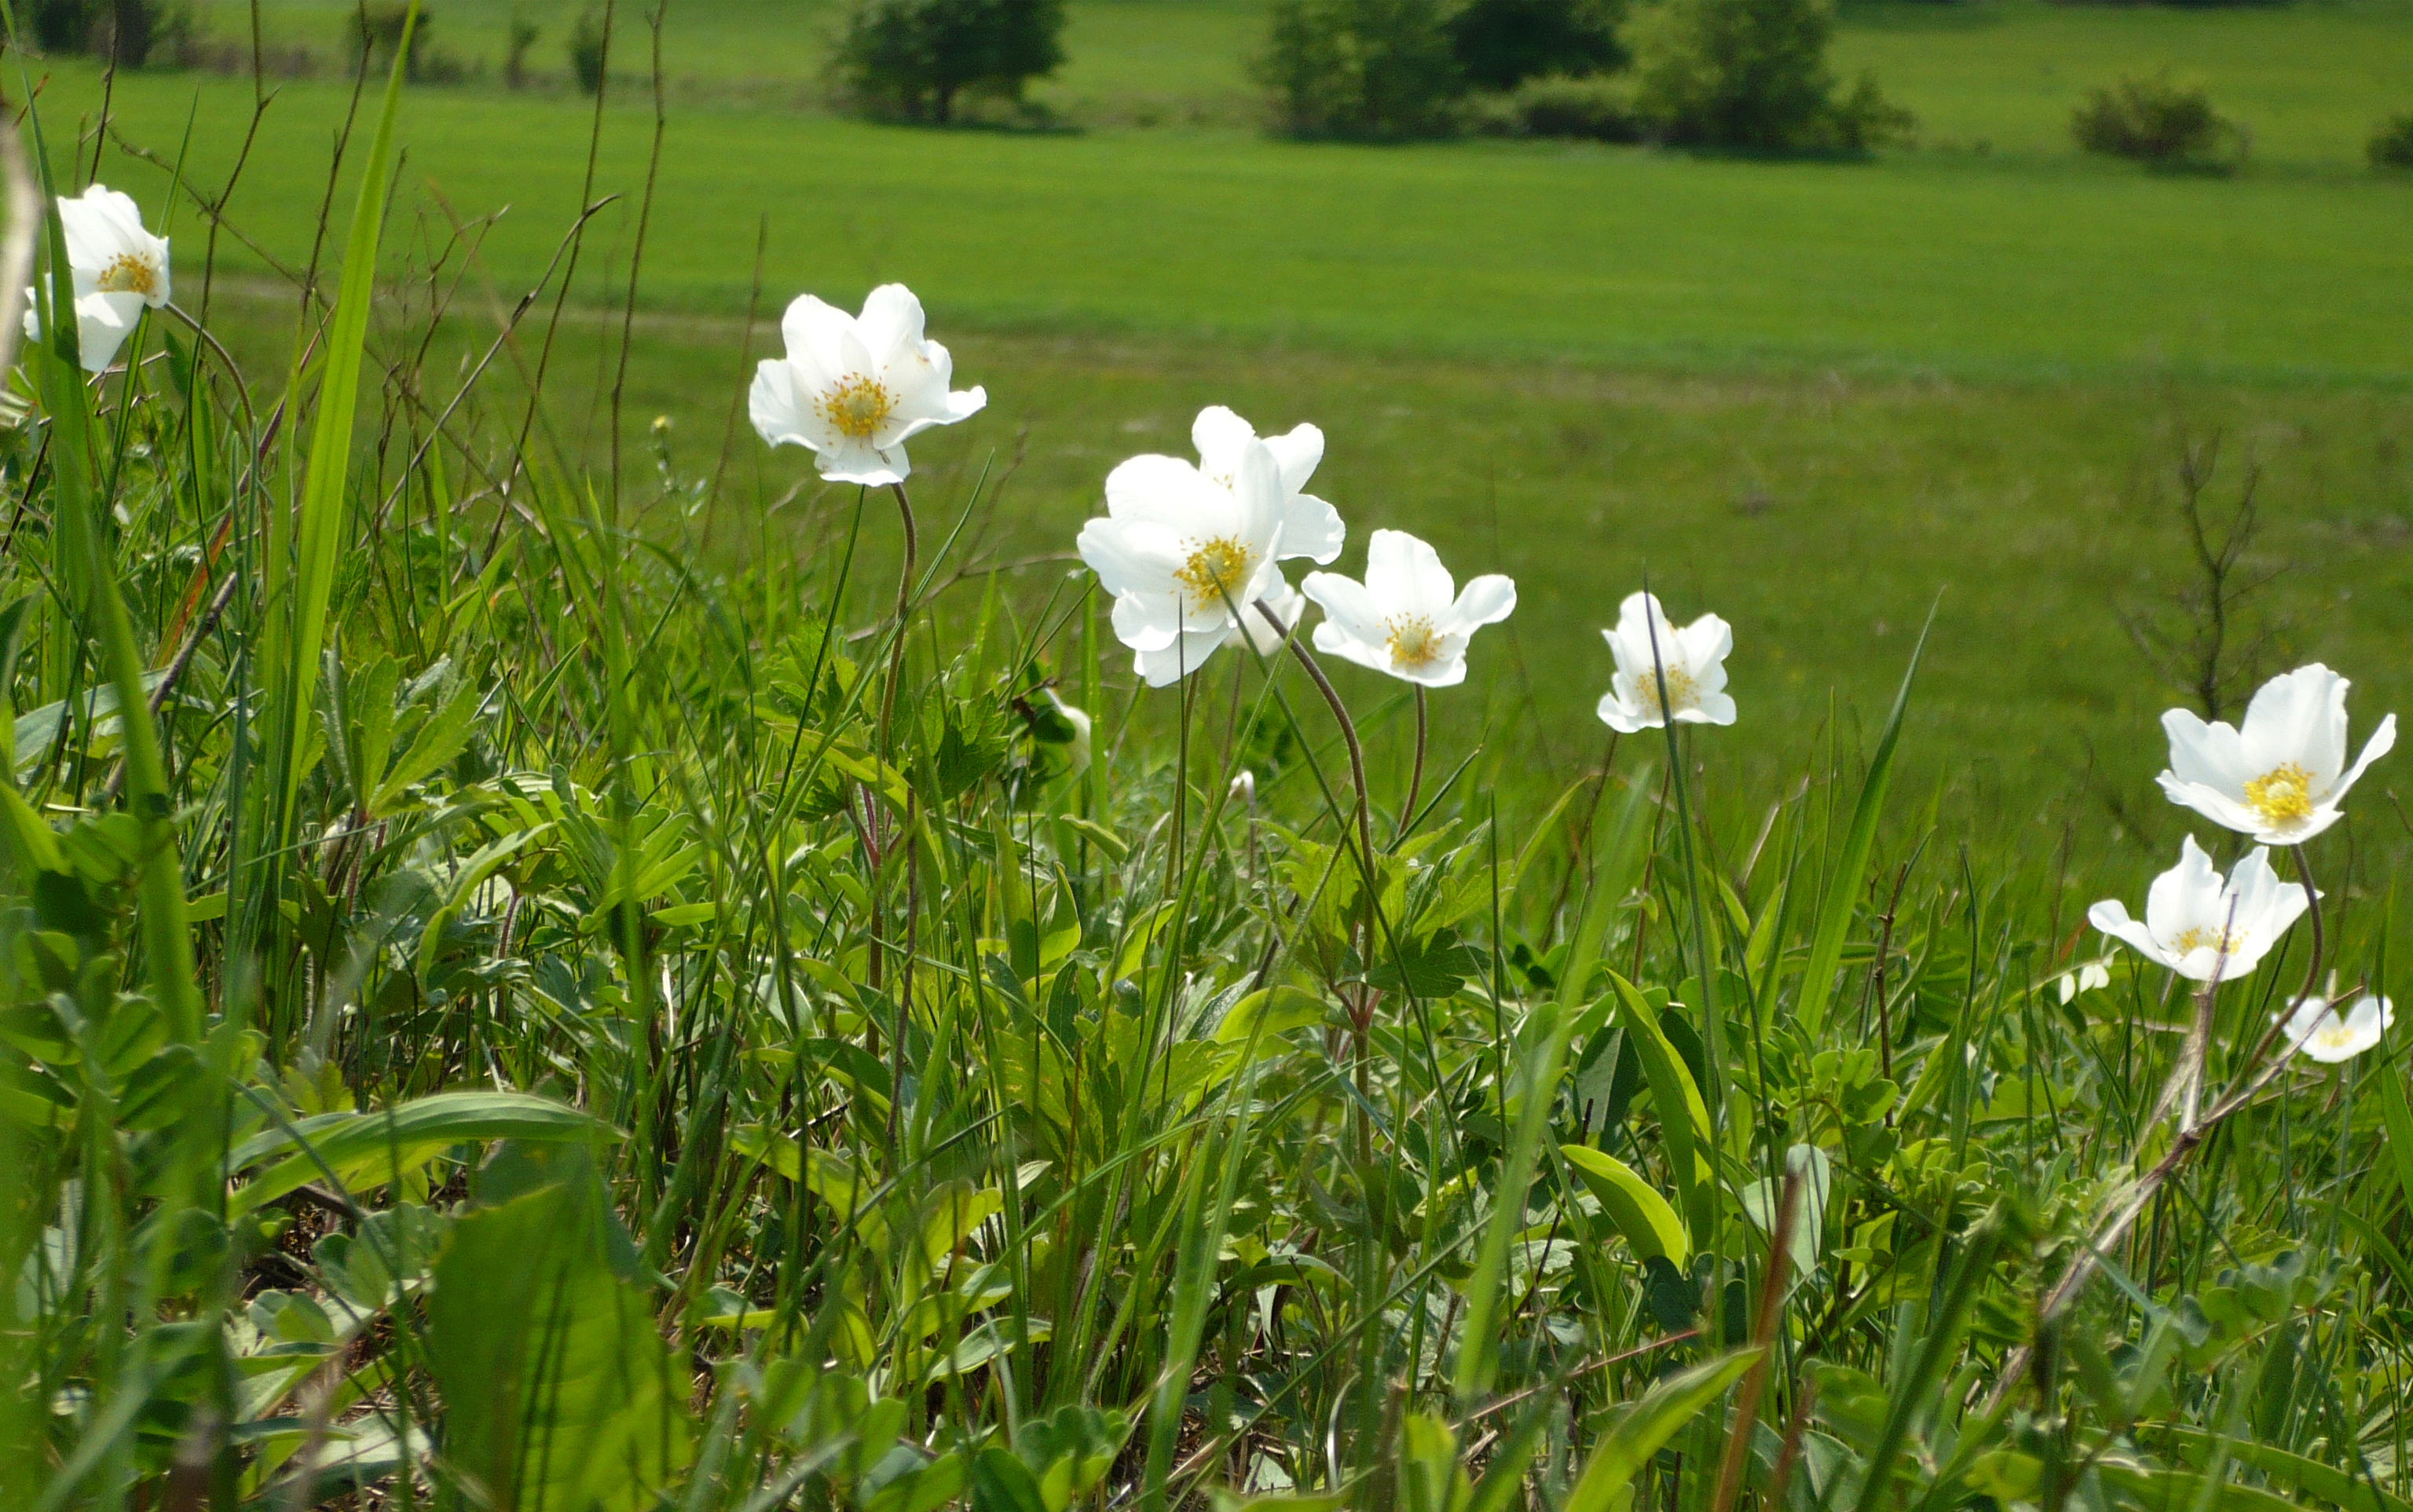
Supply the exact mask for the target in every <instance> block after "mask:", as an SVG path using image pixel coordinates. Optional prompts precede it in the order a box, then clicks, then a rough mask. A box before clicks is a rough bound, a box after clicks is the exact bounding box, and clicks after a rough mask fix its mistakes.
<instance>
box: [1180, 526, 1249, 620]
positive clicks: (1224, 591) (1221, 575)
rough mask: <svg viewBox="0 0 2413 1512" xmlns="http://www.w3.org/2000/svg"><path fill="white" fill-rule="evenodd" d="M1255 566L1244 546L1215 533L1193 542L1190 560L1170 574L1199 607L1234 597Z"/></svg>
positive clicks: (1247, 580)
mask: <svg viewBox="0 0 2413 1512" xmlns="http://www.w3.org/2000/svg"><path fill="white" fill-rule="evenodd" d="M1256 565H1257V564H1256V559H1255V558H1254V557H1252V556H1251V555H1250V554H1249V548H1248V547H1246V546H1243V545H1241V544H1240V543H1239V542H1238V541H1235V540H1233V539H1232V538H1231V537H1230V536H1218V537H1216V538H1215V539H1214V540H1212V541H1200V542H1197V543H1195V544H1193V545H1192V547H1191V548H1190V559H1189V560H1188V561H1186V562H1184V563H1182V564H1181V566H1180V567H1179V568H1178V569H1177V570H1176V571H1175V572H1174V574H1173V577H1174V581H1175V582H1177V583H1179V584H1180V585H1181V586H1182V587H1183V588H1184V589H1186V590H1187V591H1188V593H1189V595H1190V601H1191V602H1192V604H1194V605H1196V606H1197V607H1199V608H1202V609H1203V608H1206V607H1207V606H1208V605H1211V604H1221V603H1223V602H1224V601H1225V600H1238V598H1239V596H1240V594H1241V592H1242V591H1243V590H1244V589H1246V588H1247V587H1248V586H1249V575H1250V574H1251V572H1253V571H1255V570H1256ZM1241 607H1246V606H1245V605H1242V606H1241Z"/></svg>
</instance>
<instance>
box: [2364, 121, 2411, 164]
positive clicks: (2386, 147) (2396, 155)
mask: <svg viewBox="0 0 2413 1512" xmlns="http://www.w3.org/2000/svg"><path fill="white" fill-rule="evenodd" d="M2364 151H2365V152H2366V153H2367V154H2368V155H2369V156H2370V158H2371V166H2372V167H2374V168H2413V111H2398V112H2397V113H2396V114H2394V115H2391V116H2389V117H2388V118H2386V119H2385V120H2383V121H2381V122H2380V123H2379V124H2378V125H2377V126H2374V127H2372V128H2371V141H2370V142H2369V143H2367V144H2366V146H2365V148H2364Z"/></svg>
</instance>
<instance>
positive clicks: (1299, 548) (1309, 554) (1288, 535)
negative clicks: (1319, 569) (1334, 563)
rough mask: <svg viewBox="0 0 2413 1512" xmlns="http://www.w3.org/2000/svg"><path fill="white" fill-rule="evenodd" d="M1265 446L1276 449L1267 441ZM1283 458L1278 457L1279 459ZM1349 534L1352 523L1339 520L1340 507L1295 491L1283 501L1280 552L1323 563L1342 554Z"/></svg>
mask: <svg viewBox="0 0 2413 1512" xmlns="http://www.w3.org/2000/svg"><path fill="white" fill-rule="evenodd" d="M1272 450H1273V445H1272V443H1271V442H1267V443H1266V451H1268V452H1270V451H1272ZM1280 460H1281V459H1280V458H1276V461H1277V463H1279V461H1280ZM1348 538H1349V527H1348V526H1344V525H1342V524H1341V523H1340V511H1339V510H1336V509H1334V508H1333V507H1332V506H1331V505H1329V504H1326V503H1325V502H1324V500H1322V499H1320V498H1318V497H1315V496H1314V495H1313V494H1296V493H1295V494H1292V495H1291V496H1290V497H1288V498H1286V499H1284V500H1283V501H1282V536H1281V554H1282V555H1283V556H1286V557H1288V556H1304V557H1306V558H1308V559H1309V560H1310V561H1312V562H1316V563H1324V562H1328V561H1330V560H1332V559H1333V558H1334V557H1336V556H1340V547H1341V544H1342V542H1344V541H1347V540H1348Z"/></svg>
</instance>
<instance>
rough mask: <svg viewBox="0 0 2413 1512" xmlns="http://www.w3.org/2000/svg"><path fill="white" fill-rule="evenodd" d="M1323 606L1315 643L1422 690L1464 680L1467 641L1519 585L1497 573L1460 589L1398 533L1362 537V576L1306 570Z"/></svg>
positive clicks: (1498, 616) (1503, 614) (1503, 608)
mask: <svg viewBox="0 0 2413 1512" xmlns="http://www.w3.org/2000/svg"><path fill="white" fill-rule="evenodd" d="M1300 586H1301V587H1303V588H1304V589H1305V590H1306V593H1307V596H1308V597H1309V598H1310V599H1312V600H1315V603H1316V606H1317V607H1318V608H1320V609H1322V610H1323V611H1324V615H1325V618H1324V622H1323V623H1322V624H1320V625H1318V626H1316V627H1315V648H1316V649H1317V650H1319V651H1323V652H1325V653H1328V654H1329V655H1332V656H1337V657H1345V658H1347V659H1348V660H1351V661H1355V662H1356V663H1357V664H1358V665H1359V666H1361V667H1371V668H1373V669H1374V670H1375V671H1376V672H1387V673H1389V674H1391V675H1392V676H1394V677H1398V678H1400V679H1402V680H1403V681H1407V682H1412V683H1419V684H1422V685H1423V686H1424V687H1427V688H1448V687H1451V686H1453V685H1455V684H1458V683H1461V682H1464V681H1465V680H1466V646H1467V643H1468V642H1469V641H1471V640H1473V638H1474V632H1475V631H1476V630H1478V629H1480V628H1482V627H1483V626H1485V625H1492V624H1497V623H1498V622H1500V621H1501V620H1503V619H1505V618H1507V617H1508V615H1510V614H1511V613H1512V612H1513V611H1515V609H1516V607H1517V585H1516V584H1514V583H1512V582H1510V581H1509V580H1508V579H1507V578H1505V577H1503V576H1501V575H1500V574H1499V573H1497V572H1491V573H1487V574H1485V575H1484V576H1482V577H1478V578H1476V579H1474V580H1473V582H1471V583H1469V584H1467V586H1466V587H1465V590H1464V591H1463V592H1461V591H1459V590H1458V585H1457V584H1456V583H1455V582H1454V581H1452V580H1451V578H1450V575H1449V570H1448V569H1447V568H1445V567H1443V566H1442V565H1441V556H1440V555H1439V554H1438V553H1436V552H1435V551H1434V550H1433V549H1432V547H1430V546H1429V545H1427V544H1426V543H1425V542H1423V541H1419V540H1417V539H1416V538H1415V537H1414V536H1412V535H1409V534H1408V533H1407V532H1406V531H1404V530H1377V531H1375V532H1374V534H1373V535H1372V536H1371V537H1370V538H1369V539H1368V541H1367V542H1366V581H1365V582H1363V583H1359V582H1357V581H1356V580H1355V579H1354V578H1347V577H1343V576H1341V575H1340V573H1338V572H1310V573H1308V574H1307V581H1306V582H1305V583H1303V584H1301V585H1300Z"/></svg>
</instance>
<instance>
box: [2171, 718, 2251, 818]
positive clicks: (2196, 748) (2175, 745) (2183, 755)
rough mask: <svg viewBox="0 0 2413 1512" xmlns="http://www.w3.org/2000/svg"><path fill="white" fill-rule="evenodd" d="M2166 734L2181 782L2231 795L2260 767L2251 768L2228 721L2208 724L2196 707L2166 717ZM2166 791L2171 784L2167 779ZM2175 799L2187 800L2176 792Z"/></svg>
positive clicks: (2173, 766) (2173, 773) (2174, 771)
mask: <svg viewBox="0 0 2413 1512" xmlns="http://www.w3.org/2000/svg"><path fill="white" fill-rule="evenodd" d="M2162 730H2163V733H2164V734H2168V735H2169V740H2170V769H2169V774H2168V775H2169V776H2170V777H2175V778H2177V779H2178V780H2179V781H2181V782H2185V783H2194V784H2196V785H2198V786H2201V787H2207V788H2211V789H2213V791H2215V792H2220V793H2230V794H2235V793H2243V792H2244V791H2245V782H2246V779H2247V778H2252V777H2255V776H2257V775H2258V772H2259V771H2260V770H2261V769H2260V768H2253V767H2249V766H2248V765H2247V763H2246V759H2245V749H2244V747H2243V745H2242V744H2240V742H2239V740H2238V735H2237V732H2236V730H2235V729H2233V728H2231V727H2230V726H2228V725H2226V724H2206V723H2204V722H2203V720H2202V719H2198V717H2197V716H2196V714H2195V713H2194V711H2193V710H2190V709H2172V710H2170V711H2169V713H2167V714H2165V715H2163V716H2162ZM2162 786H2163V787H2164V789H2165V790H2168V789H2169V782H2168V781H2165V782H2164V783H2163V784H2162ZM2172 797H2173V799H2174V800H2175V801H2177V802H2180V803H2184V802H2186V800H2185V799H2184V798H2178V797H2177V795H2176V794H2175V793H2172Z"/></svg>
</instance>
